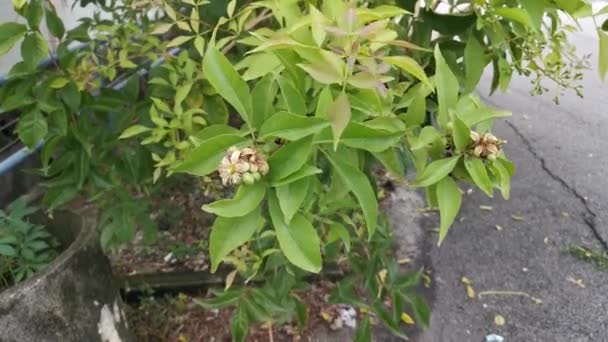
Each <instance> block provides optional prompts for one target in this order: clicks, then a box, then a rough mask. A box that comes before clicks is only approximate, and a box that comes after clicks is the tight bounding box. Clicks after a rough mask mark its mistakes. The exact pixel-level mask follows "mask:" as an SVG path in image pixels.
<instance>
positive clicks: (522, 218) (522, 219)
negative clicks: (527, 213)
mask: <svg viewBox="0 0 608 342" xmlns="http://www.w3.org/2000/svg"><path fill="white" fill-rule="evenodd" d="M511 218H512V219H513V220H514V221H520V222H521V221H525V220H526V218H525V217H523V216H518V215H511Z"/></svg>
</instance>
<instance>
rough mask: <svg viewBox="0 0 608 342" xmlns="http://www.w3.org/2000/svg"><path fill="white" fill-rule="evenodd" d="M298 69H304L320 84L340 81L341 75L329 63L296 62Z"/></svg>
mask: <svg viewBox="0 0 608 342" xmlns="http://www.w3.org/2000/svg"><path fill="white" fill-rule="evenodd" d="M298 67H300V69H302V70H304V71H306V73H307V74H308V75H310V77H312V78H313V79H314V80H315V81H317V82H319V83H322V84H335V83H340V82H342V75H340V74H339V73H338V72H337V70H336V69H335V68H334V67H332V65H331V64H329V63H323V62H319V63H315V64H302V63H300V64H298Z"/></svg>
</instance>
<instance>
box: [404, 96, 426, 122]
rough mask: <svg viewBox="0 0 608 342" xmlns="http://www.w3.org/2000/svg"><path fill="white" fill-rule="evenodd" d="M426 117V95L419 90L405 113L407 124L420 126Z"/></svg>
mask: <svg viewBox="0 0 608 342" xmlns="http://www.w3.org/2000/svg"><path fill="white" fill-rule="evenodd" d="M425 119H426V95H425V94H424V93H422V92H418V93H417V94H416V97H414V99H413V100H412V103H411V104H410V106H409V107H408V108H407V113H406V114H405V118H404V121H405V125H406V126H407V127H415V126H420V125H422V124H423V123H424V120H425Z"/></svg>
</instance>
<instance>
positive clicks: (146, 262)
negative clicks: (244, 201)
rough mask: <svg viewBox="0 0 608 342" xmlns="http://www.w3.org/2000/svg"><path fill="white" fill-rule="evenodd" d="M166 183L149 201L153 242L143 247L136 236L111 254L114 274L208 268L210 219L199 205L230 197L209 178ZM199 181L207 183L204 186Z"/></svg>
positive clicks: (209, 215)
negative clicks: (155, 235) (154, 228)
mask: <svg viewBox="0 0 608 342" xmlns="http://www.w3.org/2000/svg"><path fill="white" fill-rule="evenodd" d="M167 182H168V183H169V184H167V185H164V186H163V187H162V189H161V190H160V191H159V192H158V193H155V194H153V195H152V198H151V202H152V212H151V217H152V218H153V219H154V220H155V221H156V223H157V224H158V227H159V236H158V239H157V241H156V242H155V243H153V244H151V245H146V244H145V243H144V242H143V238H142V235H141V234H140V233H138V234H137V236H136V238H135V240H134V241H133V242H132V243H129V244H125V245H123V246H121V247H120V248H118V249H117V250H115V251H113V252H112V253H111V255H110V256H109V257H110V261H111V263H112V268H113V270H114V273H115V274H118V275H128V274H135V273H157V272H171V271H180V272H184V271H204V270H207V269H208V267H209V263H208V255H207V241H208V237H209V232H210V229H211V225H212V224H213V220H214V216H213V215H211V214H208V213H206V212H204V211H202V210H201V206H202V205H203V204H206V203H209V202H213V201H215V200H217V199H219V198H223V197H225V196H230V195H231V194H225V193H224V192H225V191H226V190H224V189H223V188H222V187H221V186H220V185H219V184H218V183H217V182H216V181H213V180H211V179H207V180H199V179H196V178H194V177H175V179H174V180H169V181H167ZM202 182H207V183H206V184H205V186H204V187H203V183H202ZM204 188H206V189H207V190H206V191H205V190H204Z"/></svg>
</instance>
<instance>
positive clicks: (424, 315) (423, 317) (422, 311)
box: [404, 294, 431, 328]
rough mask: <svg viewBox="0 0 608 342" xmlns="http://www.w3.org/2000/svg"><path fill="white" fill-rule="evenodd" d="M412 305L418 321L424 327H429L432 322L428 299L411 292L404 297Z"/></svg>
mask: <svg viewBox="0 0 608 342" xmlns="http://www.w3.org/2000/svg"><path fill="white" fill-rule="evenodd" d="M404 299H405V300H406V301H407V302H409V303H410V305H411V306H412V310H413V311H414V316H416V321H417V322H418V323H420V324H422V326H423V327H424V328H428V327H429V325H430V323H431V309H430V308H429V306H428V304H427V302H426V300H425V299H424V298H422V297H421V296H419V295H416V294H411V295H408V296H407V297H405V298H404Z"/></svg>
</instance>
